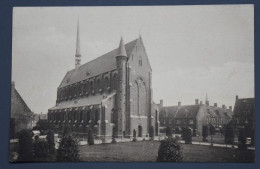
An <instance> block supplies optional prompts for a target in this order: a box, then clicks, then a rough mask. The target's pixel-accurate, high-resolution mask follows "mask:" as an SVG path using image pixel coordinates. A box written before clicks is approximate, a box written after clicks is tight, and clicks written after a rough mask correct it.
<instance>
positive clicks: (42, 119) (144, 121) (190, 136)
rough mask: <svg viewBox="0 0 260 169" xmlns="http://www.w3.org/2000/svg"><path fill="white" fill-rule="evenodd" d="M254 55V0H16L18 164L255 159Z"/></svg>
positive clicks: (13, 152)
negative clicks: (157, 0)
mask: <svg viewBox="0 0 260 169" xmlns="http://www.w3.org/2000/svg"><path fill="white" fill-rule="evenodd" d="M254 58H255V56H254V5H253V4H233V5H178V6H174V5H168V6H66V7H59V6H57V7H48V6H42V7H41V6H38V7H36V6H34V7H14V8H13V13H12V70H11V76H12V77H11V82H10V84H11V91H10V92H11V109H10V110H11V112H10V130H9V133H10V134H9V135H10V142H9V162H12V163H16V162H28V163H31V162H183V163H185V162H218V163H254V162H255V143H256V140H255V132H256V131H255V73H254V69H255V65H254ZM8 120H9V119H8Z"/></svg>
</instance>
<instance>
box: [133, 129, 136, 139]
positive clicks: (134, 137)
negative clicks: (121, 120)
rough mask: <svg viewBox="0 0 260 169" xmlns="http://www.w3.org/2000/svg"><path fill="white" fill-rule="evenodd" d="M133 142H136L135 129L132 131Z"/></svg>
mask: <svg viewBox="0 0 260 169" xmlns="http://www.w3.org/2000/svg"><path fill="white" fill-rule="evenodd" d="M133 142H136V131H135V129H134V131H133Z"/></svg>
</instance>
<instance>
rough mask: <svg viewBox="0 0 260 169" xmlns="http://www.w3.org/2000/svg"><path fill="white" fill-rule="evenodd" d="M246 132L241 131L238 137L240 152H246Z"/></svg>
mask: <svg viewBox="0 0 260 169" xmlns="http://www.w3.org/2000/svg"><path fill="white" fill-rule="evenodd" d="M246 147H247V146H246V132H245V129H243V128H242V129H240V130H239V135H238V148H239V150H246Z"/></svg>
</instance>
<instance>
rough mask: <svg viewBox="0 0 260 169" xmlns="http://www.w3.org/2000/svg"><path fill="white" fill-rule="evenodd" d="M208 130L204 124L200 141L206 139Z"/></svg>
mask: <svg viewBox="0 0 260 169" xmlns="http://www.w3.org/2000/svg"><path fill="white" fill-rule="evenodd" d="M208 132H209V129H208V126H207V125H204V126H203V127H202V137H203V139H202V141H207V137H208Z"/></svg>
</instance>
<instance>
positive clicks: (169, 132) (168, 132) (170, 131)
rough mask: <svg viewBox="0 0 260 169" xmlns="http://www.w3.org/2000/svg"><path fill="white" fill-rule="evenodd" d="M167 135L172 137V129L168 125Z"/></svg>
mask: <svg viewBox="0 0 260 169" xmlns="http://www.w3.org/2000/svg"><path fill="white" fill-rule="evenodd" d="M166 136H167V137H168V138H172V129H171V128H170V127H169V126H167V127H166Z"/></svg>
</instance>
